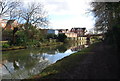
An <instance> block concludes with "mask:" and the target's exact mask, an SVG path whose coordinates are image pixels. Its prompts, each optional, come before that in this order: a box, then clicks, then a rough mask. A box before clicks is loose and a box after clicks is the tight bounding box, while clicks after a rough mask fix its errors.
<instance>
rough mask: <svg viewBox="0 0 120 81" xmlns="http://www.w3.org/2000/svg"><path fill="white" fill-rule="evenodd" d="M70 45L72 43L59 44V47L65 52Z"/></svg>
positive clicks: (59, 49) (61, 51) (60, 50)
mask: <svg viewBox="0 0 120 81" xmlns="http://www.w3.org/2000/svg"><path fill="white" fill-rule="evenodd" d="M69 47H70V44H63V45H61V46H58V47H57V49H58V51H59V52H60V53H64V52H65V51H66V50H67V49H68V48H69Z"/></svg>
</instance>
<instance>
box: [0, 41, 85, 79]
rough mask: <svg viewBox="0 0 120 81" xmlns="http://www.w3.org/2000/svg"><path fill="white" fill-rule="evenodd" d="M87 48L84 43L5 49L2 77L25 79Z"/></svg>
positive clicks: (1, 68)
mask: <svg viewBox="0 0 120 81" xmlns="http://www.w3.org/2000/svg"><path fill="white" fill-rule="evenodd" d="M83 48H85V44H84V43H76V44H73V45H67V44H65V45H60V46H49V47H45V48H29V49H21V50H12V51H4V52H3V53H2V65H1V67H0V70H2V73H1V74H0V75H1V76H2V79H25V78H29V77H31V76H34V75H37V74H39V73H41V72H42V70H43V69H45V68H46V67H47V66H49V65H50V64H53V63H55V62H56V61H57V60H60V59H62V58H64V57H66V56H69V55H70V54H72V53H75V52H77V50H80V49H83Z"/></svg>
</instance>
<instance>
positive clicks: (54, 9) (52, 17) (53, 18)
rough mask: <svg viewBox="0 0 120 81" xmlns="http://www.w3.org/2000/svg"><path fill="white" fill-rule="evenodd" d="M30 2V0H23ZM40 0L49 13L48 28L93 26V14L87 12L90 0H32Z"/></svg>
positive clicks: (88, 27)
mask: <svg viewBox="0 0 120 81" xmlns="http://www.w3.org/2000/svg"><path fill="white" fill-rule="evenodd" d="M24 1H25V2H30V0H24ZM31 1H32V0H31ZM33 1H36V2H39V1H40V2H41V3H42V4H43V5H44V9H45V10H46V11H47V12H48V15H49V21H50V24H49V28H53V29H71V28H72V27H86V28H87V29H91V28H93V27H94V23H95V19H94V16H93V15H92V14H90V13H88V12H89V9H91V6H90V2H91V0H39V1H37V0H33Z"/></svg>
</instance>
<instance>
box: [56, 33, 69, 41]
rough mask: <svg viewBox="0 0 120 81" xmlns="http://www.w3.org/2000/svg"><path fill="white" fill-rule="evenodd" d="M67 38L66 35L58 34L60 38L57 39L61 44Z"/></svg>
mask: <svg viewBox="0 0 120 81" xmlns="http://www.w3.org/2000/svg"><path fill="white" fill-rule="evenodd" d="M66 38H67V36H66V35H65V34H58V37H57V39H58V41H59V42H65V40H66Z"/></svg>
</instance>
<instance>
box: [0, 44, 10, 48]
mask: <svg viewBox="0 0 120 81" xmlns="http://www.w3.org/2000/svg"><path fill="white" fill-rule="evenodd" d="M2 47H3V48H9V47H10V45H9V44H7V43H4V44H2Z"/></svg>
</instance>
